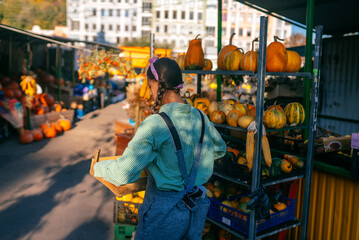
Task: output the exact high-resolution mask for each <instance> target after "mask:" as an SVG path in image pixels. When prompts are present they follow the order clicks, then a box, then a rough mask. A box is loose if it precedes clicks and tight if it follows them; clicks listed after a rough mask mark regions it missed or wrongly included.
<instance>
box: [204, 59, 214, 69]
mask: <svg viewBox="0 0 359 240" xmlns="http://www.w3.org/2000/svg"><path fill="white" fill-rule="evenodd" d="M212 68H213V63H212V61H211V60H209V59H204V67H203V70H204V71H211V70H212Z"/></svg>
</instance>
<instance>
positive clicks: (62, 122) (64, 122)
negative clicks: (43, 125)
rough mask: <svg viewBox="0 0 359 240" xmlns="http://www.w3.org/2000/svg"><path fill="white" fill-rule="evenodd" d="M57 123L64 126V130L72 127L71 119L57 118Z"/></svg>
mask: <svg viewBox="0 0 359 240" xmlns="http://www.w3.org/2000/svg"><path fill="white" fill-rule="evenodd" d="M57 123H58V124H59V125H60V126H61V127H62V129H63V130H64V132H66V131H68V130H70V129H71V122H70V120H67V119H59V120H57Z"/></svg>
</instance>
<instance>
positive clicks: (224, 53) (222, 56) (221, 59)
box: [217, 33, 238, 70]
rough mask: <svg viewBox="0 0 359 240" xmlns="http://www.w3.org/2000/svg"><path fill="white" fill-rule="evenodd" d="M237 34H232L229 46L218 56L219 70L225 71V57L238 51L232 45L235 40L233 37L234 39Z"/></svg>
mask: <svg viewBox="0 0 359 240" xmlns="http://www.w3.org/2000/svg"><path fill="white" fill-rule="evenodd" d="M234 35H235V33H232V35H231V37H230V39H229V44H228V45H226V46H224V47H223V48H222V49H221V51H220V52H219V54H218V59H217V65H218V69H219V70H224V68H223V60H224V57H225V56H226V54H227V53H228V52H230V51H234V50H236V49H237V48H238V47H237V46H235V45H232V40H233V37H234Z"/></svg>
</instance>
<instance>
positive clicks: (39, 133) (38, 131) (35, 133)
mask: <svg viewBox="0 0 359 240" xmlns="http://www.w3.org/2000/svg"><path fill="white" fill-rule="evenodd" d="M31 132H32V136H33V138H34V141H40V140H42V139H43V138H44V135H43V134H42V131H41V128H35V129H33V130H32V131H31Z"/></svg>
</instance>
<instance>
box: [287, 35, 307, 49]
mask: <svg viewBox="0 0 359 240" xmlns="http://www.w3.org/2000/svg"><path fill="white" fill-rule="evenodd" d="M305 39H306V38H305V36H304V35H303V34H301V33H295V34H292V35H291V36H290V37H289V38H287V39H285V41H284V44H285V46H286V47H297V46H303V45H305Z"/></svg>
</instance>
